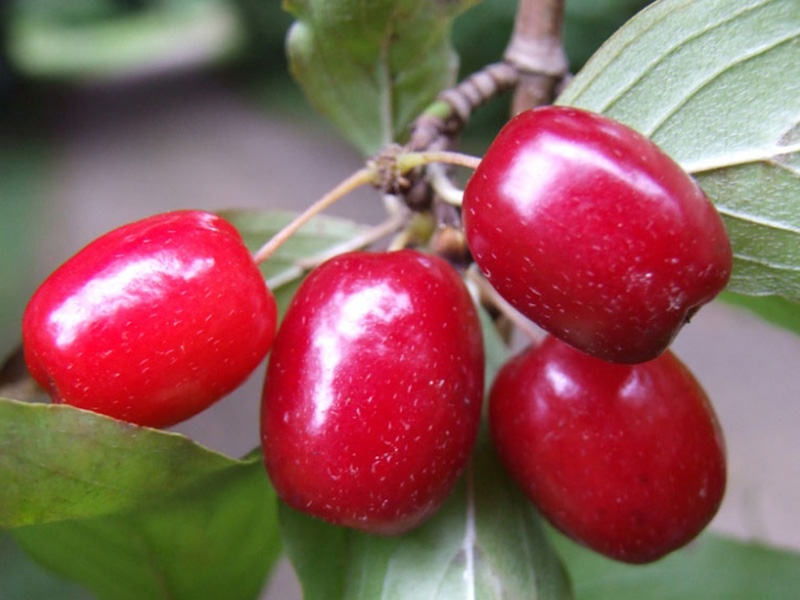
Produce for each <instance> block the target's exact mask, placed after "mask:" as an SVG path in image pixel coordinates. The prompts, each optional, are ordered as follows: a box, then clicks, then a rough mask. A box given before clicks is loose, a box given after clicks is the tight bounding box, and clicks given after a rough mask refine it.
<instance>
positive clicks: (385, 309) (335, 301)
mask: <svg viewBox="0 0 800 600" xmlns="http://www.w3.org/2000/svg"><path fill="white" fill-rule="evenodd" d="M337 296H338V297H337ZM343 296H345V294H344V293H343V292H337V294H336V295H334V297H333V298H332V299H331V303H330V305H331V306H332V307H334V308H333V309H332V310H331V311H330V313H331V314H329V315H325V316H324V317H323V318H324V319H325V320H326V323H325V325H324V326H323V327H321V328H320V329H319V330H318V334H317V336H316V338H315V339H314V341H313V347H314V353H315V355H316V356H317V358H318V360H319V361H320V362H321V363H322V364H321V369H319V371H320V372H321V376H322V377H321V381H319V382H318V383H317V385H316V386H315V387H314V419H313V421H312V427H315V428H317V427H320V426H322V424H323V423H324V422H325V416H326V414H327V413H328V410H329V409H330V406H331V404H332V403H333V400H334V398H335V393H334V389H335V388H334V380H335V378H336V370H337V367H338V366H339V363H340V362H341V361H342V360H343V359H344V358H345V357H346V356H347V351H348V349H349V348H352V347H353V343H352V341H353V340H355V339H357V338H358V337H360V336H361V335H363V334H364V333H368V332H372V331H374V328H375V323H376V322H382V323H391V322H392V321H393V320H394V319H396V318H398V317H399V316H400V315H402V314H403V313H405V312H408V311H409V310H410V309H411V298H410V297H409V295H408V294H407V293H404V292H402V291H400V290H398V289H396V288H394V287H392V286H390V285H388V284H386V283H380V284H378V285H374V286H371V287H365V288H363V289H361V290H359V291H358V292H356V293H353V294H348V295H347V297H346V298H344V299H342V297H343ZM372 351H373V352H374V351H376V349H375V348H373V349H372Z"/></svg>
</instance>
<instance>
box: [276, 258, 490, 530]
mask: <svg viewBox="0 0 800 600" xmlns="http://www.w3.org/2000/svg"><path fill="white" fill-rule="evenodd" d="M483 370H484V362H483V347H482V338H481V331H480V324H479V321H478V317H477V314H476V311H475V309H474V307H473V304H472V300H471V298H470V296H469V293H468V292H467V289H466V287H465V286H464V284H463V282H462V281H461V279H460V277H459V275H458V274H457V273H456V272H455V271H454V270H453V268H452V267H451V266H450V265H449V264H447V263H446V262H444V261H443V260H442V259H440V258H437V257H435V256H430V255H425V254H421V253H419V252H416V251H413V250H401V251H397V252H388V253H366V252H353V253H349V254H343V255H340V256H337V257H336V258H333V259H331V260H330V261H328V262H326V263H324V264H323V265H321V266H320V267H318V268H317V269H316V270H314V271H313V272H312V273H311V274H310V275H309V276H308V278H307V279H306V280H305V281H304V282H303V284H302V286H301V287H300V289H299V290H298V292H297V294H296V295H295V297H294V299H293V301H292V303H291V305H290V307H289V309H288V311H287V313H286V316H285V317H284V320H283V323H282V324H281V328H280V331H279V333H278V335H277V337H276V339H275V345H274V348H273V351H272V356H271V358H270V362H269V367H268V370H267V377H266V381H265V385H264V395H263V403H262V446H263V451H264V457H265V463H266V467H267V471H268V473H269V475H270V478H271V480H272V482H273V485H274V486H275V489H276V490H277V492H278V495H279V497H280V498H281V499H282V500H284V501H285V502H286V503H287V504H289V505H290V506H292V507H294V508H296V509H298V510H301V511H304V512H307V513H310V514H312V515H314V516H317V517H319V518H322V519H325V520H327V521H329V522H332V523H335V524H338V525H344V526H348V527H354V528H357V529H361V530H364V531H368V532H372V533H380V534H398V533H402V532H404V531H407V530H409V529H411V528H412V527H414V526H416V525H418V524H419V523H421V522H422V521H423V520H425V519H426V518H427V517H429V516H430V515H431V514H432V513H433V511H434V510H435V509H436V508H437V507H438V506H439V505H440V504H441V503H442V502H444V500H445V498H446V497H447V495H448V494H449V493H450V491H451V489H452V488H453V486H454V484H455V482H456V479H457V478H458V476H459V474H460V473H461V472H462V470H463V469H464V467H465V465H466V463H467V460H468V458H469V456H470V452H471V450H472V447H473V445H474V442H475V437H476V435H477V430H478V423H479V419H480V414H481V404H482V397H483Z"/></svg>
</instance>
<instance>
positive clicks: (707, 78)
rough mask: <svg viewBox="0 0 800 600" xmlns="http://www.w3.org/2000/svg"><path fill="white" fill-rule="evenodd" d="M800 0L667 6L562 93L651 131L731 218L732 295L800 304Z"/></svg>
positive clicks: (617, 41)
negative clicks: (778, 298) (779, 298)
mask: <svg viewBox="0 0 800 600" xmlns="http://www.w3.org/2000/svg"><path fill="white" fill-rule="evenodd" d="M798 64H800V2H797V0H662V1H661V2H657V3H655V4H654V5H652V6H651V7H650V8H648V9H646V10H644V11H642V12H641V13H640V14H639V15H638V16H636V17H635V18H634V19H632V20H631V21H630V22H629V23H628V24H627V25H626V26H625V27H624V28H623V29H621V30H620V31H619V32H618V33H617V34H616V35H615V36H614V37H612V38H611V39H610V40H609V41H608V42H607V43H606V44H605V45H604V46H603V47H602V48H601V49H600V51H599V52H598V53H597V54H596V55H595V56H594V57H593V59H592V60H591V61H590V62H589V63H588V64H587V65H586V67H585V68H584V69H583V70H582V71H581V73H579V74H578V76H576V77H575V79H574V80H573V82H572V84H571V85H570V86H569V87H568V89H567V90H566V91H565V92H564V93H563V95H562V96H561V97H560V98H559V103H560V104H569V105H573V106H579V107H582V108H586V109H590V110H594V111H597V112H603V113H605V114H607V115H609V116H611V117H613V118H615V119H618V120H620V121H622V122H624V123H627V124H628V125H630V126H631V127H634V128H635V129H637V130H639V131H640V132H642V133H643V134H645V135H647V136H650V137H651V138H652V139H653V140H654V141H655V142H656V143H657V144H659V145H660V146H661V147H662V148H663V149H664V150H665V151H666V152H668V153H669V154H670V155H671V156H672V157H674V158H675V159H676V160H677V161H678V162H679V163H681V165H682V166H683V167H684V168H685V169H686V170H687V171H689V172H690V173H693V174H694V175H695V176H696V177H697V179H698V181H699V182H700V184H701V185H702V187H703V189H704V190H705V191H706V193H707V194H708V195H709V197H710V198H711V199H712V200H713V201H714V203H715V204H716V206H717V208H718V210H719V211H720V213H721V214H722V216H723V218H724V219H725V223H726V226H727V228H728V233H729V234H730V236H731V241H732V244H733V248H734V254H735V263H734V272H733V275H732V278H731V282H730V286H729V287H730V289H731V290H732V291H736V292H741V293H745V294H752V295H779V296H784V297H786V298H789V299H791V300H794V301H800V70H798V69H797V68H796V66H797V65H798Z"/></svg>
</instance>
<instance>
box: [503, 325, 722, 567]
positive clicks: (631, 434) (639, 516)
mask: <svg viewBox="0 0 800 600" xmlns="http://www.w3.org/2000/svg"><path fill="white" fill-rule="evenodd" d="M489 423H490V427H491V432H492V439H493V440H494V444H495V447H496V448H497V452H498V454H499V456H500V458H501V460H502V461H503V463H504V464H505V465H506V467H507V469H508V471H509V472H510V473H511V475H512V476H513V477H514V479H515V480H516V481H517V482H518V483H519V485H520V486H521V487H522V489H523V490H524V491H525V493H526V494H527V495H528V497H529V498H530V499H531V500H532V501H533V502H534V504H535V505H536V506H537V508H538V509H539V510H540V511H541V513H542V514H543V515H544V516H545V517H546V518H547V519H548V520H549V521H550V522H551V523H552V524H553V525H554V526H555V527H556V528H558V529H559V530H561V531H562V532H563V533H565V534H566V535H568V536H570V537H572V538H573V539H575V540H576V541H578V542H581V543H582V544H584V545H586V546H588V547H589V548H592V549H593V550H596V551H597V552H600V553H601V554H604V555H606V556H609V557H611V558H615V559H617V560H621V561H625V562H630V563H645V562H649V561H653V560H656V559H658V558H661V557H662V556H664V555H665V554H667V553H669V552H671V551H673V550H675V549H677V548H680V547H681V546H683V545H685V544H686V543H688V542H689V541H690V540H692V539H693V538H694V537H695V536H696V535H697V534H698V533H700V531H702V529H703V528H704V527H705V526H706V525H707V524H708V522H709V521H710V520H711V518H712V517H713V516H714V514H716V512H717V509H718V507H719V505H720V502H721V501H722V496H723V493H724V490H725V478H726V476H725V449H724V444H723V439H722V433H721V431H720V428H719V425H718V423H717V419H716V416H715V415H714V411H713V408H712V407H711V404H710V403H709V401H708V398H707V397H706V395H705V393H704V392H703V390H702V388H701V387H700V386H699V384H698V383H697V381H696V380H695V379H694V377H692V375H691V373H690V372H689V371H688V370H687V369H686V367H685V366H684V365H683V364H682V363H681V362H680V361H679V360H678V359H677V358H675V356H674V355H673V354H672V353H670V352H669V351H667V352H665V353H664V354H662V355H661V356H660V357H658V358H657V359H655V360H652V361H650V362H646V363H640V364H637V365H618V364H611V363H607V362H604V361H601V360H598V359H596V358H592V357H590V356H587V355H585V354H583V353H581V352H578V351H577V350H575V349H573V348H571V347H570V346H567V345H566V344H563V343H561V342H559V341H558V340H557V339H555V338H552V337H548V338H547V339H546V340H545V341H544V342H543V343H542V344H541V346H539V347H537V348H532V349H528V350H526V351H525V352H523V353H522V354H520V355H518V356H517V357H515V358H513V359H512V360H511V361H509V362H508V363H507V364H506V365H505V366H504V367H503V368H502V369H501V371H500V373H499V374H498V376H497V379H496V380H495V382H494V384H493V386H492V391H491V396H490V400H489Z"/></svg>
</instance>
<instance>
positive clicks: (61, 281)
mask: <svg viewBox="0 0 800 600" xmlns="http://www.w3.org/2000/svg"><path fill="white" fill-rule="evenodd" d="M276 319H277V315H276V307H275V300H274V298H273V296H272V293H271V292H270V291H269V290H268V289H267V287H266V284H265V283H264V279H263V277H262V275H261V273H260V271H259V270H258V267H257V266H256V265H255V263H254V262H253V260H252V258H251V256H250V253H249V252H248V250H247V248H246V247H245V245H244V242H243V241H242V238H241V236H240V235H239V233H238V232H237V231H236V230H235V229H234V228H233V226H232V225H230V224H229V223H228V222H227V221H225V220H223V219H222V218H220V217H218V216H216V215H213V214H210V213H207V212H201V211H178V212H172V213H166V214H161V215H156V216H153V217H150V218H147V219H144V220H142V221H137V222H135V223H130V224H128V225H125V226H123V227H120V228H119V229H115V230H114V231H111V232H110V233H107V234H105V235H103V236H102V237H100V238H98V239H96V240H95V241H93V242H92V243H90V244H89V245H88V246H86V247H85V248H84V249H83V250H81V251H80V252H78V254H76V255H75V256H73V257H72V258H71V259H70V260H68V261H67V262H66V263H64V264H63V265H62V266H61V267H59V268H58V269H57V270H56V271H55V272H54V273H53V274H52V275H50V277H49V278H48V279H47V280H45V282H44V283H43V284H42V285H41V287H39V289H38V290H37V291H36V293H35V294H34V295H33V297H32V298H31V300H30V303H29V304H28V307H27V309H26V311H25V315H24V317H23V323H22V332H23V342H24V347H25V360H26V362H27V364H28V368H29V370H30V372H31V375H33V377H34V378H35V379H36V381H38V382H39V384H41V385H42V387H44V388H45V390H47V392H48V393H49V394H50V396H51V397H52V399H53V401H54V402H56V403H64V404H70V405H72V406H76V407H78V408H84V409H88V410H93V411H95V412H98V413H102V414H104V415H108V416H111V417H115V418H117V419H121V420H124V421H129V422H131V423H136V424H139V425H148V426H151V427H166V426H169V425H172V424H175V423H177V422H179V421H182V420H184V419H187V418H189V417H191V416H192V415H194V414H196V413H198V412H200V411H201V410H203V409H205V408H207V407H208V406H209V405H210V404H212V403H213V402H214V401H216V400H218V399H219V398H221V397H222V396H223V395H225V394H227V393H228V392H230V391H231V390H233V389H234V388H236V387H237V386H238V385H239V384H240V383H242V381H243V380H244V379H245V378H246V377H247V376H248V375H249V374H250V373H251V372H252V371H253V370H254V369H255V367H256V366H257V365H258V364H259V363H260V362H261V360H262V359H263V358H264V356H265V355H266V353H267V351H268V350H269V347H270V345H271V343H272V339H273V337H274V334H275V323H276Z"/></svg>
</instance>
